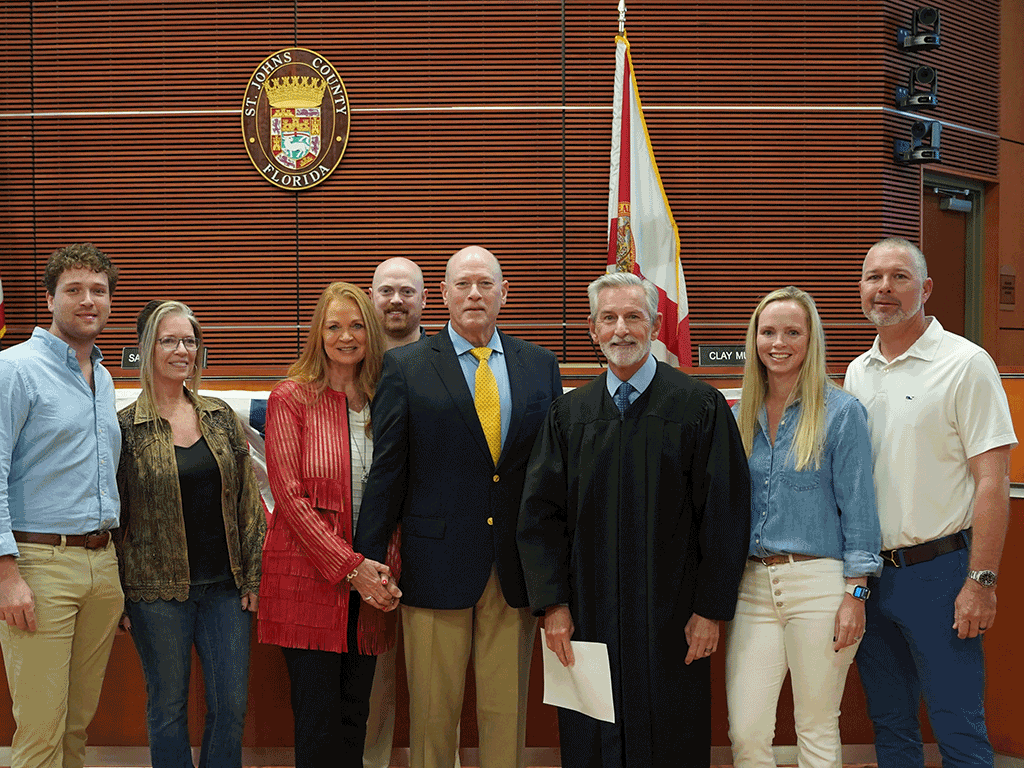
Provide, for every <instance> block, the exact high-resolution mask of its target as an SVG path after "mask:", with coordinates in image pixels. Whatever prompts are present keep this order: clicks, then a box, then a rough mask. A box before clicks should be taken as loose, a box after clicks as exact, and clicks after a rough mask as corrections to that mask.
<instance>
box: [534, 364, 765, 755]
mask: <svg viewBox="0 0 1024 768" xmlns="http://www.w3.org/2000/svg"><path fill="white" fill-rule="evenodd" d="M606 377H607V374H604V375H602V376H600V377H599V378H598V379H596V380H595V381H592V382H590V383H589V384H587V385H586V386H583V387H580V388H579V389H576V390H574V391H571V392H568V393H566V394H565V395H563V396H562V397H560V398H558V399H557V400H556V401H555V402H554V403H553V404H552V406H551V410H550V411H549V412H548V416H547V420H546V422H545V425H544V427H543V428H542V429H541V432H540V434H539V435H538V438H537V443H536V444H535V446H534V449H533V453H532V455H531V457H530V463H529V466H528V469H527V473H526V485H525V488H524V491H523V502H522V507H521V510H520V517H519V524H518V544H519V552H520V557H521V558H522V561H523V568H524V572H525V575H526V584H527V590H528V593H529V598H530V607H531V608H532V609H533V611H534V612H535V613H538V614H540V613H542V612H543V611H544V609H545V608H547V607H548V606H551V605H555V604H560V603H566V604H568V605H569V609H570V611H571V613H572V619H573V624H574V625H575V634H574V635H573V638H572V639H573V640H588V641H594V642H601V643H606V644H607V645H608V652H609V660H610V662H611V673H612V693H613V697H614V701H615V717H616V722H615V723H614V724H613V723H604V722H601V721H598V720H594V719H593V718H590V717H588V716H586V715H582V714H579V713H578V712H573V711H570V710H565V709H560V710H559V730H560V734H561V747H562V765H563V766H564V768H584V766H586V767H587V768H596V767H597V766H601V768H619V767H622V768H625V767H627V766H628V768H636V767H638V766H645V767H646V766H666V767H668V766H671V767H672V768H679V767H680V766H702V767H706V766H707V765H708V764H709V762H710V755H711V722H710V719H711V713H710V698H711V692H710V687H711V680H710V678H711V661H710V659H709V658H703V659H700V660H696V661H694V662H693V663H692V664H691V665H690V666H689V667H687V666H686V665H685V664H684V663H683V660H684V659H685V657H686V653H687V643H686V638H685V635H684V632H683V629H684V627H685V626H686V623H687V621H689V619H690V616H691V615H692V614H693V613H697V614H699V615H700V616H703V617H705V618H708V619H719V620H729V619H731V618H732V616H733V611H734V609H735V606H736V593H737V589H738V587H739V582H740V577H741V576H742V573H743V566H744V561H745V559H746V555H747V546H748V543H749V536H750V475H749V474H748V470H747V458H746V455H745V453H744V451H743V443H742V441H741V439H740V436H739V431H738V430H737V428H736V422H735V421H734V419H733V417H732V413H731V412H730V410H729V406H728V404H727V403H726V401H725V398H724V397H722V394H721V393H720V392H718V391H717V390H716V389H714V388H713V387H710V386H708V385H706V384H704V383H702V382H699V381H697V380H695V379H692V378H690V377H689V376H687V375H686V374H684V373H682V372H680V371H678V370H676V369H675V368H672V367H671V366H668V365H666V364H664V363H658V368H657V372H656V374H655V377H654V380H653V382H652V383H651V385H650V386H649V387H648V388H647V390H646V391H645V392H644V393H643V394H642V395H641V396H640V397H639V398H638V399H637V401H636V402H634V403H633V404H632V405H631V406H630V408H629V410H627V411H626V413H625V415H624V417H623V416H620V414H619V410H618V408H617V407H616V406H615V403H614V401H613V400H612V398H611V396H609V394H608V390H607V385H606V383H605V379H606ZM723 635H724V632H723ZM719 649H720V651H721V650H722V641H721V640H720V641H719Z"/></svg>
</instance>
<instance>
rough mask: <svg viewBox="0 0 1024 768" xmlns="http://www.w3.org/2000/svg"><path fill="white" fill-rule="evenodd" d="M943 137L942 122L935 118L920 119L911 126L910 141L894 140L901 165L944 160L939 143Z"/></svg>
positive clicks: (894, 147) (896, 154)
mask: <svg viewBox="0 0 1024 768" xmlns="http://www.w3.org/2000/svg"><path fill="white" fill-rule="evenodd" d="M941 138H942V123H939V122H937V121H935V120H930V121H924V120H918V121H917V122H916V123H914V124H913V125H912V126H910V141H903V140H902V139H896V140H895V142H893V149H894V152H893V154H894V156H895V158H896V162H897V163H899V164H900V165H910V164H912V163H938V162H941V161H942V153H941V152H940V151H939V143H940V140H941Z"/></svg>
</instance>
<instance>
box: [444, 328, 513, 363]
mask: <svg viewBox="0 0 1024 768" xmlns="http://www.w3.org/2000/svg"><path fill="white" fill-rule="evenodd" d="M446 327H447V328H448V336H449V337H450V338H451V340H452V346H453V347H455V355H456V357H458V356H460V355H464V354H466V353H467V352H469V351H470V350H472V349H476V347H475V346H474V345H473V344H470V343H469V342H468V341H466V340H465V339H464V338H462V337H461V336H459V334H458V333H456V332H455V329H454V328H452V324H451V323H448V324H447V326H446ZM484 346H486V347H489V348H490V349H491V350H492V351H494V352H497V353H498V354H499V355H503V354H505V350H504V349H503V348H502V346H501V337H500V336H499V335H498V328H497V326H495V328H494V331H493V333H491V340H490V341H488V342H487V344H485V345H484Z"/></svg>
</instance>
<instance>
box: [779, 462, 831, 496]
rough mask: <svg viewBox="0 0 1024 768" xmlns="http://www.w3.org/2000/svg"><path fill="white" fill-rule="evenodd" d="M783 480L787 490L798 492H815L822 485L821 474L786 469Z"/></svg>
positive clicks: (812, 471) (783, 471)
mask: <svg viewBox="0 0 1024 768" xmlns="http://www.w3.org/2000/svg"><path fill="white" fill-rule="evenodd" d="M781 480H782V482H783V484H785V486H786V487H787V488H789V489H790V490H793V491H797V492H803V491H813V490H815V489H816V488H818V487H819V486H820V485H821V478H820V472H817V471H815V470H811V471H808V470H803V471H800V472H797V471H796V470H795V469H790V468H786V469H784V470H782V477H781Z"/></svg>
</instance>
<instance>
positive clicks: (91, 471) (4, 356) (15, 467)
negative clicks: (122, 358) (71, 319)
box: [0, 328, 121, 555]
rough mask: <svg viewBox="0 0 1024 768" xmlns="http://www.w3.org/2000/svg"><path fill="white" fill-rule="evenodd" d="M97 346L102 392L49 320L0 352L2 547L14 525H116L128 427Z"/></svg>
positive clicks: (4, 551) (0, 550) (55, 529)
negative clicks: (123, 430)
mask: <svg viewBox="0 0 1024 768" xmlns="http://www.w3.org/2000/svg"><path fill="white" fill-rule="evenodd" d="M102 359H103V355H102V354H100V351H99V349H97V348H96V347H93V350H92V355H91V360H92V371H93V383H94V385H95V392H93V389H92V388H91V387H90V386H89V384H88V383H87V382H86V380H85V377H84V376H82V371H81V368H79V366H78V359H77V358H76V357H75V353H74V350H72V349H71V347H69V346H68V345H67V343H66V342H64V341H61V340H60V339H58V338H57V337H56V336H54V335H53V334H51V333H49V332H48V331H45V330H43V329H42V328H36V329H35V330H34V331H33V332H32V338H30V339H29V340H28V341H26V342H24V343H22V344H17V345H15V346H13V347H11V348H10V349H5V350H4V351H3V352H0V555H17V554H18V546H17V544H15V542H14V537H13V536H12V534H11V531H29V532H31V533H63V534H80V533H88V532H89V531H95V530H102V529H107V528H116V527H117V525H118V518H119V516H120V511H121V501H120V497H119V496H118V492H117V462H118V460H119V459H120V456H121V430H120V428H119V427H118V424H117V409H116V408H115V406H114V382H113V380H112V379H111V377H110V373H108V372H107V369H106V368H104V367H103V366H102V365H101V364H100V361H101V360H102Z"/></svg>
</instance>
